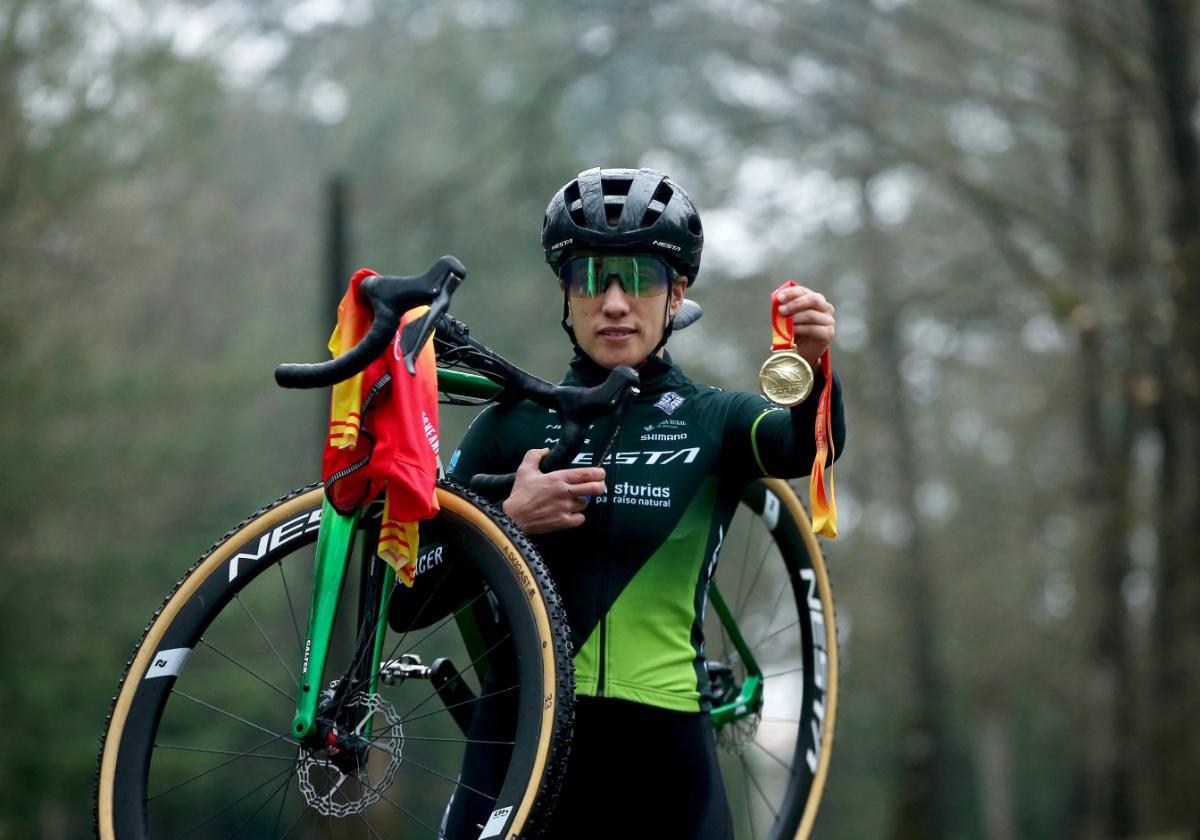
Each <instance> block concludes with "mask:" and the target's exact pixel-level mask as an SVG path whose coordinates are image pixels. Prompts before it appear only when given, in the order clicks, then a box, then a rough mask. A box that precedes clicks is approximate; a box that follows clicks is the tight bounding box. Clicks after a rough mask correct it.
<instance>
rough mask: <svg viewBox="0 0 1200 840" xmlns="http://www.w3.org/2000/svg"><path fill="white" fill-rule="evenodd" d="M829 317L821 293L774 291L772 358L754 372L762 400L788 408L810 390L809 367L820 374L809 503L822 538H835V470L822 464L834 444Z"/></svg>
mask: <svg viewBox="0 0 1200 840" xmlns="http://www.w3.org/2000/svg"><path fill="white" fill-rule="evenodd" d="M833 315H834V313H833V304H831V303H830V302H829V301H828V300H826V299H825V296H824V295H823V294H821V293H820V292H815V291H813V290H812V289H809V288H806V287H805V286H801V285H800V284H799V283H796V282H794V281H791V280H789V281H788V282H786V283H784V284H783V285H781V286H780V287H779V288H777V289H776V290H775V291H774V292H772V293H771V355H770V356H768V357H767V360H766V361H765V362H763V366H762V369H761V370H760V371H759V374H758V383H759V388H760V389H761V391H762V393H763V396H765V397H766V398H767V399H769V400H771V402H773V403H775V404H776V405H781V406H785V407H791V406H796V405H799V404H800V403H802V402H804V400H805V399H807V397H808V395H809V393H811V391H812V386H813V369H814V368H819V369H820V370H821V373H822V375H823V378H824V380H825V382H824V386H823V388H822V391H821V397H820V402H819V404H818V406H817V419H816V426H815V428H814V429H813V437H814V441H815V444H816V458H815V459H814V460H813V467H812V472H811V474H810V476H809V501H810V504H811V506H812V525H813V531H814V532H815V533H817V534H819V535H821V536H825V537H835V536H837V505H836V503H835V502H834V492H833V468H832V467H829V468H826V465H825V462H826V460H827V457H828V455H829V452H830V449H831V448H832V446H833V441H832V440H831V439H830V422H831V417H830V399H831V396H830V395H831V391H832V385H833V366H832V364H831V363H830V361H829V345H830V344H832V343H833V335H834V317H833Z"/></svg>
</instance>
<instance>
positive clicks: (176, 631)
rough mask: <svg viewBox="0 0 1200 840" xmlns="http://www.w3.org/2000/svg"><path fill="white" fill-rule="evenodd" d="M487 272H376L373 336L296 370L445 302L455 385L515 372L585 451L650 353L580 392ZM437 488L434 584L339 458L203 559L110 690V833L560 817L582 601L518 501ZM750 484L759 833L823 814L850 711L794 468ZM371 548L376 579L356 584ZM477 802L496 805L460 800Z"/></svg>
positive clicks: (717, 654) (730, 545)
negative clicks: (462, 292)
mask: <svg viewBox="0 0 1200 840" xmlns="http://www.w3.org/2000/svg"><path fill="white" fill-rule="evenodd" d="M465 274H466V271H465V269H464V268H463V267H462V266H461V264H460V263H458V261H457V260H454V259H453V258H442V260H439V261H438V262H437V263H435V265H434V266H433V267H432V268H430V269H429V270H428V271H427V272H425V273H424V274H423V275H417V276H413V277H390V278H372V280H377V281H378V282H375V283H372V284H370V288H369V289H368V284H367V283H364V290H365V291H366V292H367V294H368V295H369V296H371V300H372V307H373V310H374V312H375V322H374V324H373V326H372V329H371V333H370V334H369V335H368V337H367V339H365V340H364V342H363V344H362V345H360V346H359V347H358V348H355V350H354V351H352V352H351V353H348V354H346V355H345V356H342V357H339V358H338V359H335V360H333V361H332V362H327V363H323V364H322V365H319V366H301V367H298V368H293V369H292V370H293V372H294V373H295V375H297V376H300V377H301V378H306V379H307V382H308V384H314V383H317V382H318V380H319V383H321V384H328V383H329V382H331V381H334V379H331V377H334V378H345V376H346V375H347V374H346V371H348V370H351V371H352V368H353V367H354V366H355V365H359V369H361V367H362V366H365V364H366V363H368V362H369V361H370V360H371V359H372V358H374V357H375V356H376V355H378V352H379V350H380V349H382V347H386V346H387V345H388V344H389V343H391V342H392V340H393V336H394V335H396V333H397V325H398V324H399V319H400V316H401V315H402V314H403V313H404V312H405V311H407V310H408V309H410V308H413V307H415V306H417V305H422V304H429V305H430V306H431V308H430V311H429V313H428V314H427V315H426V316H425V317H424V318H423V319H422V320H421V321H419V322H417V323H415V324H410V325H409V326H408V327H406V328H405V329H404V331H403V334H401V335H398V336H397V340H398V341H400V342H401V345H402V347H403V348H404V350H405V352H406V353H407V354H409V359H410V364H411V358H412V355H413V354H415V352H416V351H417V350H418V349H419V348H420V347H421V346H423V345H424V344H425V342H426V340H427V339H429V338H430V336H431V335H433V334H434V331H435V329H436V335H435V337H434V340H435V345H436V346H437V349H438V357H439V370H438V382H439V389H440V391H441V392H442V393H443V395H444V398H445V400H446V401H448V402H450V403H463V402H469V403H471V404H481V403H482V402H486V401H489V400H494V399H497V398H501V397H503V396H505V395H513V394H517V395H519V396H521V397H522V398H532V399H536V400H539V401H542V402H543V403H544V404H547V405H553V406H555V407H556V408H557V410H559V411H560V417H561V423H562V426H563V435H562V439H561V441H560V444H559V445H558V446H557V447H556V448H555V451H554V452H553V453H551V456H548V457H547V459H546V462H547V466H548V467H550V468H553V467H554V465H555V464H556V463H559V464H562V463H568V462H569V460H570V458H571V457H572V456H573V455H574V452H573V451H571V450H572V448H573V449H574V450H575V451H578V448H579V445H580V444H581V443H582V441H583V437H584V433H585V431H586V429H587V426H588V425H589V423H590V422H592V421H593V420H594V419H595V418H597V417H599V416H602V415H603V414H604V413H607V412H611V411H619V410H620V405H621V403H622V401H623V400H625V399H628V395H629V394H630V389H631V388H632V387H635V380H636V375H634V376H633V378H632V379H631V378H630V377H629V376H628V374H626V373H625V372H623V371H618V372H617V373H615V374H614V376H613V377H610V380H609V382H607V383H605V384H604V385H601V386H598V387H597V388H594V389H588V393H583V392H582V391H581V389H563V388H560V387H558V386H554V385H552V384H550V383H548V382H544V381H543V380H540V379H538V378H536V377H534V376H532V375H530V374H528V373H526V372H524V371H521V370H520V369H519V368H516V367H515V366H513V365H511V364H510V363H509V362H507V361H505V360H504V359H502V358H501V357H500V356H498V355H497V354H495V353H494V352H492V351H491V350H489V349H488V348H486V347H485V346H484V345H482V344H480V343H478V342H477V341H475V340H474V339H473V338H471V337H470V336H469V332H468V330H467V329H466V327H465V326H464V325H462V324H461V323H460V322H457V321H455V320H454V319H452V318H450V317H449V316H448V315H446V314H445V313H446V309H447V307H448V303H449V297H450V294H451V293H452V292H453V290H454V288H455V287H456V286H457V284H458V283H459V282H461V280H462V278H463V277H464V276H465ZM698 313H699V310H698V308H694V309H692V311H691V313H690V314H689V316H687V318H681V319H680V321H681V322H684V321H686V320H688V318H691V319H693V320H694V318H695V317H698ZM684 325H686V324H684ZM372 342H373V343H372ZM381 342H382V343H381ZM610 442H611V441H610ZM606 448H607V445H606V444H601V445H599V446H598V447H597V449H596V451H597V452H600V453H603V452H604V451H605V450H606ZM600 460H601V459H600V457H598V458H597V459H596V461H597V462H599V461H600ZM504 480H505V477H491V479H489V480H484V481H482V482H480V488H478V489H483V490H485V491H487V490H489V489H490V490H492V491H494V490H495V488H496V484H497V482H498V483H500V484H501V485H502V484H503V482H504ZM489 481H490V482H491V485H490V487H489ZM437 494H438V500H439V503H440V506H441V512H440V513H439V514H438V515H437V516H436V517H434V518H433V519H431V520H428V521H426V522H423V523H421V546H422V549H421V552H420V554H419V556H418V566H417V579H416V582H415V583H414V586H413V588H412V589H407V588H405V587H401V586H396V585H395V575H394V572H393V571H392V569H391V568H390V566H388V565H387V564H385V563H383V562H382V561H381V560H380V559H378V558H377V557H376V556H375V554H374V548H375V546H376V541H377V536H378V528H379V519H380V507H381V506H380V505H378V504H376V505H372V506H369V507H368V508H366V509H365V510H360V511H358V512H356V513H354V514H352V515H349V516H343V515H341V514H338V513H337V512H336V511H334V510H333V509H332V507H331V506H330V505H329V503H328V501H327V500H325V499H324V494H323V491H322V486H321V485H320V484H313V485H310V486H308V487H305V488H301V489H299V490H295V491H293V492H292V493H289V494H287V495H286V496H284V497H282V498H280V499H279V500H277V501H276V502H274V503H272V504H271V505H268V506H267V507H264V508H263V509H262V510H260V511H258V512H256V513H254V514H253V515H251V516H250V517H248V518H247V519H246V520H244V521H243V522H242V523H240V524H239V525H238V526H237V527H235V528H234V529H232V530H231V531H230V532H229V533H227V534H226V535H225V536H224V537H223V538H221V539H220V540H218V541H217V542H216V543H215V544H214V545H213V546H212V547H211V548H210V549H209V550H208V551H207V552H206V553H205V554H204V555H203V556H202V557H201V558H200V559H199V560H198V561H197V562H196V564H195V565H193V566H192V568H191V569H189V570H188V571H187V572H186V573H185V574H184V576H183V578H182V579H181V580H180V581H179V582H178V584H177V585H176V587H175V588H174V590H173V591H172V592H171V593H170V594H169V595H168V596H167V597H166V599H165V600H164V602H163V604H162V606H161V607H160V608H159V609H158V611H157V612H156V613H155V615H154V617H153V618H152V620H151V622H150V624H149V625H148V626H147V627H146V629H145V631H144V632H143V635H142V638H141V640H140V641H139V642H138V644H137V646H136V647H135V649H134V653H133V656H132V657H131V659H130V660H129V662H128V663H127V665H126V670H125V673H124V675H123V676H122V679H121V682H120V684H119V687H118V690H117V694H116V695H115V697H114V698H113V704H112V708H111V710H110V714H109V718H108V722H107V725H106V727H105V732H104V735H103V736H102V738H101V750H100V755H99V758H98V763H97V781H96V805H95V820H96V831H97V834H98V836H100V837H104V838H112V837H117V838H127V837H133V836H136V837H143V836H146V837H155V838H159V837H183V836H220V837H230V836H250V837H267V836H271V837H288V836H304V835H308V834H317V833H319V834H320V836H327V837H333V836H337V837H343V836H347V837H348V836H366V837H429V836H435V837H441V836H448V837H457V836H470V837H472V838H474V837H479V838H490V837H506V838H518V837H533V836H538V835H539V830H540V828H539V826H540V825H541V824H544V822H545V820H546V818H547V816H548V815H549V814H550V813H551V811H552V809H553V806H554V800H555V796H556V795H557V789H558V783H559V781H560V780H561V776H562V772H563V768H564V767H565V762H566V761H567V760H568V754H569V738H570V730H571V721H572V714H573V701H574V683H573V671H572V662H571V655H572V652H571V650H570V636H569V631H568V629H567V625H566V617H565V615H564V613H563V610H562V607H561V604H560V602H559V599H558V596H557V594H556V592H555V590H554V585H553V581H552V580H551V577H550V575H549V574H548V573H547V571H546V569H545V567H544V566H543V564H542V561H541V560H540V558H539V557H538V556H537V553H536V551H535V550H534V549H533V547H532V546H531V544H530V543H529V542H528V540H527V539H526V537H525V536H524V535H523V534H522V533H521V532H520V531H519V530H518V529H517V528H516V527H515V526H514V525H512V523H511V522H509V521H508V520H507V519H506V518H505V517H504V516H503V515H502V514H501V513H499V512H498V511H497V510H496V509H495V508H494V507H492V506H491V505H490V504H489V503H488V502H487V501H485V500H484V499H483V498H482V497H481V496H480V495H478V493H476V492H473V491H472V490H470V489H466V488H462V487H459V486H456V485H453V484H450V483H447V482H444V481H442V482H439V485H438V488H437ZM742 502H743V504H742V508H741V510H740V512H739V513H738V515H737V516H736V517H735V520H734V522H733V523H732V525H731V528H730V530H729V533H728V534H727V536H726V539H725V543H724V546H723V548H722V556H721V562H720V563H718V566H717V571H716V574H715V577H714V579H713V582H712V584H711V586H710V590H709V600H710V602H711V607H712V609H711V610H708V611H707V613H706V615H705V619H704V622H705V637H706V639H707V641H708V649H707V650H706V654H707V667H708V671H709V676H710V680H711V683H712V686H713V693H714V702H713V710H712V717H713V722H714V726H715V729H716V732H717V738H718V743H719V746H720V748H721V762H722V772H723V775H724V776H725V782H726V788H727V791H728V793H729V796H730V802H731V805H733V806H734V810H735V821H737V823H738V835H739V837H740V836H743V835H744V836H747V837H760V836H767V837H772V838H779V837H788V838H793V837H794V838H802V837H808V836H809V834H810V833H811V830H812V825H813V821H814V819H815V816H816V812H817V808H818V805H819V802H820V798H821V794H822V792H823V788H824V784H825V777H826V773H827V769H828V763H829V758H830V752H831V748H832V738H833V729H834V723H835V719H836V706H837V704H836V698H837V641H836V632H835V631H834V628H835V623H834V614H833V601H832V596H831V591H830V586H829V581H828V576H827V574H826V570H825V566H824V561H823V558H822V556H821V551H820V546H819V545H818V543H817V541H816V538H815V537H814V535H813V533H812V529H811V527H810V525H809V521H808V517H807V515H806V514H805V511H804V508H803V506H802V505H801V503H800V501H799V500H798V499H797V497H796V495H795V493H794V492H793V491H792V490H791V488H790V487H789V486H788V485H787V484H786V483H785V482H783V481H779V480H776V479H763V480H760V481H757V482H754V483H753V484H751V485H750V486H749V487H748V488H747V490H746V492H745V494H744V496H743V500H742ZM356 544H357V545H358V546H359V551H360V557H359V560H358V561H357V563H355V562H354V561H353V552H354V547H355V545H356ZM352 567H353V568H354V570H355V571H356V573H357V575H356V577H357V587H356V588H354V587H345V586H344V583H345V578H346V576H347V572H349V571H350V569H351V568H352ZM305 592H307V593H308V597H309V602H310V608H309V614H308V624H307V627H308V630H307V633H304V634H302V633H301V626H300V615H299V612H298V608H297V607H298V601H299V596H300V595H301V593H305ZM418 593H419V595H418ZM764 593H765V595H764ZM767 603H770V604H771V606H770V609H769V610H766V609H763V608H762V607H765V605H766V604H767ZM401 604H402V605H403V608H402V609H399V608H398V605H401ZM781 610H782V612H781ZM339 615H340V616H341V620H340V621H339V620H336V619H337V616H339ZM350 615H352V616H353V618H352V619H351V618H348V616H350ZM334 663H336V667H332V666H333V664H334ZM327 673H328V674H336V677H335V678H333V679H332V680H330V681H329V682H326V681H325V676H324V675H326V674H327ZM768 682H769V684H770V686H771V688H770V690H769V691H768V690H767V688H766V686H767V684H768ZM281 686H282V687H281ZM484 704H491V705H490V708H491V709H493V710H494V709H497V708H499V709H501V710H502V711H503V712H505V713H506V714H503V715H501V718H500V719H501V720H502V721H503V722H502V723H501V724H499V725H498V728H496V727H495V726H494V727H493V730H492V731H479V730H478V729H477V727H476V726H475V723H476V720H477V716H476V715H475V714H474V713H473V712H474V710H475V709H478V708H482V707H483V705H484ZM479 717H483V716H479ZM487 717H488V718H489V719H491V720H496V719H497V718H496V715H488V716H487ZM481 749H482V750H484V752H485V753H486V754H488V755H491V756H493V757H494V756H496V755H501V756H502V757H503V764H502V766H501V768H500V769H499V770H498V771H497V770H489V772H488V773H485V774H483V776H479V774H478V773H475V775H472V773H473V771H472V768H471V767H470V766H464V759H468V758H470V757H471V756H472V755H474V754H475V753H473V752H472V751H477V750H481ZM488 750H490V752H487V751H488ZM780 768H782V772H780ZM477 776H478V777H479V778H484V779H486V780H489V781H488V784H489V787H488V789H486V790H485V789H483V787H484V785H483V784H482V783H475V782H477ZM497 780H498V781H497ZM468 814H469V815H474V816H473V818H474V823H473V824H470V825H466V824H462V821H463V820H464V819H467V816H465V815H468ZM479 814H483V815H484V817H483V818H480V817H479V816H478V815H479ZM455 819H458V820H459V824H455V823H454V820H455Z"/></svg>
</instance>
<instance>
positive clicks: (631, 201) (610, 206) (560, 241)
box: [542, 167, 704, 286]
mask: <svg viewBox="0 0 1200 840" xmlns="http://www.w3.org/2000/svg"><path fill="white" fill-rule="evenodd" d="M542 248H543V249H544V250H545V252H546V262H547V263H548V264H549V266H550V268H551V269H553V270H554V272H555V273H556V274H557V273H558V267H559V265H561V263H562V262H563V260H564V259H565V258H566V257H568V256H570V254H571V252H572V251H576V250H579V249H584V248H596V249H600V250H605V251H637V252H640V253H648V254H657V255H659V256H661V257H662V258H663V259H665V260H666V261H667V262H668V263H669V264H670V265H671V266H672V267H674V268H675V270H676V271H678V272H679V273H680V274H684V275H686V276H687V278H688V285H689V286H690V285H691V284H692V283H694V282H695V281H696V273H697V272H699V271H700V252H701V251H702V250H704V229H703V228H702V227H701V226H700V215H699V214H698V213H697V212H696V208H695V207H693V206H692V201H691V199H689V198H688V196H687V193H685V192H684V191H683V190H682V189H680V187H679V185H677V184H676V183H675V182H674V181H672V180H671V179H670V178H668V177H667V176H666V175H664V174H663V173H661V172H658V171H657V170H654V169H600V168H599V167H596V168H595V169H588V170H587V171H585V172H580V173H579V175H578V176H576V177H575V178H572V179H571V180H570V181H568V182H567V183H566V184H565V185H564V186H563V188H562V189H560V190H559V191H558V192H557V193H555V194H554V198H552V199H550V206H549V207H547V208H546V218H545V219H544V220H543V221H542Z"/></svg>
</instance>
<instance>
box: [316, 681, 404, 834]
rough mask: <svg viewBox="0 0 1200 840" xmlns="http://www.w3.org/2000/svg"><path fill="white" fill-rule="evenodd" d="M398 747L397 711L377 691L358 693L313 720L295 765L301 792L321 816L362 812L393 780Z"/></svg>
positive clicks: (400, 738)
mask: <svg viewBox="0 0 1200 840" xmlns="http://www.w3.org/2000/svg"><path fill="white" fill-rule="evenodd" d="M339 721H340V722H339ZM403 747H404V732H403V727H402V721H401V720H400V715H399V714H397V713H396V710H395V709H394V708H393V707H392V705H391V704H390V703H388V702H387V701H386V700H384V699H383V698H382V697H380V696H379V695H378V694H367V693H365V692H359V693H358V694H356V695H354V696H353V697H351V698H350V700H349V701H347V702H346V704H345V706H344V707H343V708H342V709H341V711H340V713H339V714H338V715H337V716H336V719H330V718H326V717H325V716H322V717H320V718H319V719H318V721H317V732H316V736H315V737H314V738H313V739H312V741H311V742H310V743H309V744H306V745H305V746H304V747H302V748H301V751H300V758H299V761H298V763H297V766H296V777H297V780H298V782H299V785H300V792H301V794H303V796H304V799H305V801H306V802H307V803H308V805H309V807H310V808H314V809H315V810H316V811H318V812H319V813H321V814H322V815H325V816H333V817H348V816H352V815H355V814H361V813H362V812H363V811H365V810H366V809H367V808H369V807H370V806H371V805H373V804H375V803H376V802H378V801H379V800H380V799H381V798H382V797H383V795H384V793H386V791H387V789H388V788H389V787H391V785H392V782H393V781H395V778H396V771H397V770H399V769H400V762H401V755H402V753H403Z"/></svg>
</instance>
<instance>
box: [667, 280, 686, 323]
mask: <svg viewBox="0 0 1200 840" xmlns="http://www.w3.org/2000/svg"><path fill="white" fill-rule="evenodd" d="M687 284H688V279H687V278H686V277H679V278H678V279H677V280H676V281H675V284H674V285H673V286H671V315H672V317H674V315H675V313H676V312H678V311H679V307H680V306H682V305H683V298H684V295H685V293H686V292H687Z"/></svg>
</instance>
